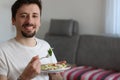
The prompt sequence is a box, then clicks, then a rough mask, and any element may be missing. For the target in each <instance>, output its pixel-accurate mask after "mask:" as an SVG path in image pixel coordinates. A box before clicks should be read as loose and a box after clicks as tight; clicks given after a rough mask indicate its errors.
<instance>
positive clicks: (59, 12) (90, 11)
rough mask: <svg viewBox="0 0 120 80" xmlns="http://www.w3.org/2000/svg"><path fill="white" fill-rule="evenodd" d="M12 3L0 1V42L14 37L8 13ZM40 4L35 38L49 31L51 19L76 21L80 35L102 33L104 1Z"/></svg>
mask: <svg viewBox="0 0 120 80" xmlns="http://www.w3.org/2000/svg"><path fill="white" fill-rule="evenodd" d="M14 1H15V0H1V1H0V13H1V15H0V42H2V41H5V40H7V39H9V38H11V37H13V36H15V30H14V28H13V27H12V25H11V11H10V7H11V5H12V4H13V2H14ZM42 2H43V12H42V25H41V28H40V30H39V32H38V35H37V36H39V37H41V38H43V37H44V35H45V33H46V32H47V31H48V29H49V24H50V19H51V18H59V19H75V20H77V21H78V22H79V25H80V34H103V33H104V4H105V0H42Z"/></svg>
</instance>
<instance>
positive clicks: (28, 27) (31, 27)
mask: <svg viewBox="0 0 120 80" xmlns="http://www.w3.org/2000/svg"><path fill="white" fill-rule="evenodd" d="M24 29H25V30H27V31H31V30H33V29H34V27H33V26H26V27H24Z"/></svg>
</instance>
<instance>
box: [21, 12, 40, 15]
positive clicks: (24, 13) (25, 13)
mask: <svg viewBox="0 0 120 80" xmlns="http://www.w3.org/2000/svg"><path fill="white" fill-rule="evenodd" d="M22 14H28V13H26V12H23V13H20V15H22ZM33 14H35V15H39V14H38V13H33Z"/></svg>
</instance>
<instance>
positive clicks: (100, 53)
mask: <svg viewBox="0 0 120 80" xmlns="http://www.w3.org/2000/svg"><path fill="white" fill-rule="evenodd" d="M76 64H77V65H88V66H94V67H99V68H104V69H113V70H118V71H120V38H119V37H111V36H98V35H81V36H80V40H79V46H78V51H77V55H76Z"/></svg>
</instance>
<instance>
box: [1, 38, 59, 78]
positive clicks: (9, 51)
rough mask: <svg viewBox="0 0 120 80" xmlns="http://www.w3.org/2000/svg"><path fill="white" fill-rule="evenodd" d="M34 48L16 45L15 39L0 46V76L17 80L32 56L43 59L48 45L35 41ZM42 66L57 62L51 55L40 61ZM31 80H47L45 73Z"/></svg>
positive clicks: (41, 41) (42, 41)
mask: <svg viewBox="0 0 120 80" xmlns="http://www.w3.org/2000/svg"><path fill="white" fill-rule="evenodd" d="M36 41H37V45H36V46H35V47H28V46H24V45H22V44H20V43H18V42H17V41H16V40H15V39H10V40H8V41H7V42H5V43H2V44H1V45H0V75H5V76H7V77H8V80H17V78H18V77H19V76H20V74H21V73H22V72H23V70H24V69H25V67H26V66H27V64H28V63H29V61H30V60H31V59H32V57H33V56H36V55H39V57H44V56H46V55H47V54H48V49H49V48H50V45H49V44H48V43H47V42H46V41H44V40H40V39H37V38H36ZM40 62H41V63H42V64H47V63H56V62H57V60H56V58H55V55H54V54H53V55H52V56H50V57H49V58H44V59H42V60H40ZM32 80H49V77H48V74H47V73H40V75H38V76H37V77H35V78H34V79H32Z"/></svg>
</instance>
